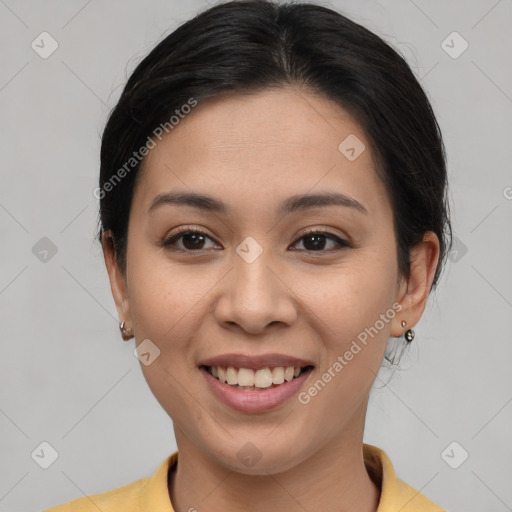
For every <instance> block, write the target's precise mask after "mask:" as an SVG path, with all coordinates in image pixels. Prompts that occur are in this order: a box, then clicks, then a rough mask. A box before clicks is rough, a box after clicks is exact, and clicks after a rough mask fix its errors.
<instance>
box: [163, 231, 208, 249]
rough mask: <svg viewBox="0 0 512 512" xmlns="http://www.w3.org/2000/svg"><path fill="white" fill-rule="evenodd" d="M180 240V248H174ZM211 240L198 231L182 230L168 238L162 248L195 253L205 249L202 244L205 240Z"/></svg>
mask: <svg viewBox="0 0 512 512" xmlns="http://www.w3.org/2000/svg"><path fill="white" fill-rule="evenodd" d="M180 239H182V245H183V246H182V247H175V246H176V242H177V241H178V240H180ZM207 239H208V240H212V239H211V238H210V237H209V236H208V235H206V233H204V232H203V231H200V230H198V229H186V230H183V231H181V232H179V233H177V234H175V235H173V236H171V237H170V238H167V239H166V240H165V241H164V242H163V243H162V246H164V247H167V248H170V249H172V250H181V251H197V250H202V249H205V247H204V244H205V241H206V240H207Z"/></svg>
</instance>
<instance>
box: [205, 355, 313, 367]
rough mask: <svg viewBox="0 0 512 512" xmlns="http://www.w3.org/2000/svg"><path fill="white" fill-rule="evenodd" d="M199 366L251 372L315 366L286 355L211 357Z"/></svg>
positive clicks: (309, 362)
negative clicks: (231, 368)
mask: <svg viewBox="0 0 512 512" xmlns="http://www.w3.org/2000/svg"><path fill="white" fill-rule="evenodd" d="M198 366H233V367H235V368H250V369H251V370H260V369H262V368H267V367H270V368H275V367H276V366H283V367H285V368H287V367H288V366H293V367H297V366H300V367H301V368H304V366H314V365H313V363H312V362H311V361H306V360H304V359H299V358H297V357H293V356H287V355H285V354H260V355H253V356H250V355H247V354H221V355H218V356H215V357H209V358H208V359H203V360H202V361H199V363H198Z"/></svg>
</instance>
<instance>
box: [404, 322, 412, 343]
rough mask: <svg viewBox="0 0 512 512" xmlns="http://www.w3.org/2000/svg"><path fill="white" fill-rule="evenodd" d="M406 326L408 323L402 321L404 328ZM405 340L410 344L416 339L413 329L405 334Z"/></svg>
mask: <svg viewBox="0 0 512 512" xmlns="http://www.w3.org/2000/svg"><path fill="white" fill-rule="evenodd" d="M406 325H407V322H406V321H405V320H402V327H405V326H406ZM404 338H405V340H406V341H407V343H410V342H411V341H412V340H413V339H414V331H413V330H412V329H407V331H405V332H404Z"/></svg>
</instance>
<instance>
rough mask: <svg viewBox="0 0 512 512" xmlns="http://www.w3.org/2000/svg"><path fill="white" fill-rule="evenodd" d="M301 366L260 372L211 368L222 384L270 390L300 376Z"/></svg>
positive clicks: (248, 369) (263, 369)
mask: <svg viewBox="0 0 512 512" xmlns="http://www.w3.org/2000/svg"><path fill="white" fill-rule="evenodd" d="M300 372H301V369H300V366H296V367H293V366H288V367H286V368H285V367H283V366H277V367H275V368H268V367H267V368H262V369H260V370H256V371H254V370H252V369H250V368H235V367H233V366H228V367H227V368H226V369H224V368H223V367H222V366H213V367H211V373H212V375H213V376H214V377H217V378H218V379H219V380H220V381H221V382H224V383H227V384H229V385H230V386H234V387H238V386H240V387H242V388H243V389H251V388H253V387H256V388H262V389H264V388H270V387H271V386H272V385H276V386H277V385H279V384H283V383H284V382H285V381H286V382H290V381H291V380H293V378H294V377H298V376H299V375H300Z"/></svg>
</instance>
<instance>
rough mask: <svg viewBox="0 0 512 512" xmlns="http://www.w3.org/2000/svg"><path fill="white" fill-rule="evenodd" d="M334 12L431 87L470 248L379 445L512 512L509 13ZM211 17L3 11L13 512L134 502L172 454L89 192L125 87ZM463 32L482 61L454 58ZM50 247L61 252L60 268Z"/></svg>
mask: <svg viewBox="0 0 512 512" xmlns="http://www.w3.org/2000/svg"><path fill="white" fill-rule="evenodd" d="M322 3H323V5H327V6H328V5H332V6H333V7H334V8H336V9H337V10H340V11H341V12H343V13H345V14H347V15H348V16H350V17H352V18H353V19H355V20H356V21H358V22H359V23H362V24H363V25H365V26H367V27H368V28H370V29H371V30H374V31H375V32H376V33H378V34H379V35H380V36H382V37H383V38H384V39H385V40H387V41H388V42H390V43H391V44H392V45H394V46H395V48H397V49H398V50H399V51H400V52H401V53H402V54H403V55H404V56H405V57H406V59H407V60H408V62H409V63H410V65H411V66H412V68H413V70H414V71H415V73H417V76H418V77H419V78H420V79H421V82H422V84H423V85H424V87H425V88H426V90H427V92H428V95H429V97H430V98H431V101H432V104H433V106H434V109H435V111H436V114H437V116H438V120H439V123H440V125H441V128H442V130H443V134H444V137H445V142H446V147H447V151H448V164H449V175H450V176H449V178H450V186H451V189H450V190H451V191H450V198H451V203H452V209H453V223H454V228H455V234H456V237H457V241H456V244H457V245H456V247H457V251H456V252H454V253H453V254H451V256H450V258H451V259H450V261H449V263H448V266H447V268H446V270H445V272H444V274H443V279H442V281H441V284H440V286H439V289H438V292H437V293H435V294H434V295H433V296H432V297H431V299H430V301H429V304H428V306H427V309H426V311H425V314H424V316H423V318H422V320H421V322H420V323H419V324H418V325H417V326H416V327H415V331H416V339H415V341H414V342H413V345H412V350H411V351H410V353H409V355H408V356H407V357H404V358H403V360H402V366H403V368H404V370H403V371H400V372H396V373H395V374H394V376H393V378H392V379H391V381H390V383H389V384H388V385H387V386H386V387H382V381H386V380H387V378H388V375H387V374H386V373H385V372H384V373H382V375H379V377H378V379H377V381H376V386H375V390H374V391H373V394H372V397H371V402H370V407H369V411H368V418H367V426H366V431H365V441H366V442H368V443H371V444H375V445H377V446H380V447H381V448H383V449H384V450H385V451H386V452H387V453H388V455H389V456H390V458H391V461H392V462H393V464H394V466H395V470H396V472H397V474H398V476H399V477H401V478H403V479H404V480H406V481H407V482H408V483H409V484H411V485H413V486H414V487H416V488H417V489H419V490H421V491H422V492H423V493H425V494H426V495H427V496H429V497H430V498H431V499H432V500H434V501H436V502H438V503H439V504H440V505H442V506H443V507H445V508H446V509H448V510H450V511H451V512H454V511H464V512H476V511H482V510H485V511H488V512H489V511H495V512H501V511H506V510H512V486H511V485H510V482H511V477H512V453H511V448H510V445H511V435H510V434H511V430H512V429H511V426H512V421H511V420H512V403H511V401H512V382H511V381H512V377H511V371H510V363H511V355H512V343H511V341H512V336H511V328H512V272H511V269H510V268H511V266H510V263H511V254H512V229H511V220H512V199H511V198H512V188H511V187H512V173H511V164H510V162H511V156H512V154H511V149H510V141H511V136H512V133H511V132H512V130H511V124H510V116H511V113H512V69H511V59H510V52H511V49H512V35H511V34H512V32H511V31H510V26H511V25H512V1H511V0H500V1H496V0H473V1H468V2H466V1H454V2H441V1H438V0H436V1H430V2H428V1H426V0H414V1H413V0H393V1H380V2H374V1H342V0H339V1H334V0H333V1H332V2H331V3H330V4H329V2H322ZM205 7H207V3H206V2H205V1H204V0H195V1H189V0H187V1H186V2H185V1H169V0H167V1H163V0H161V1H158V0H152V1H141V0H139V1H135V0H131V1H126V0H115V1H114V0H113V1H103V2H102V1H100V0H92V1H86V0H73V1H66V2H64V1H60V2H58V1H50V0H48V1H45V2H36V1H27V0H19V1H15V0H0V40H1V48H2V51H1V52H0V112H1V118H0V122H1V125H2V137H1V144H2V146H1V149H2V151H1V154H2V161H1V168H2V171H1V173H2V174H1V183H2V186H1V188H0V234H1V247H2V250H1V251H0V263H1V267H0V268H1V274H0V315H1V318H0V320H1V324H0V325H1V327H2V335H1V339H2V341H1V343H2V349H1V358H0V367H1V371H0V379H1V382H0V432H1V436H0V449H1V456H0V511H11V512H19V511H35V510H41V509H43V508H46V507H49V506H51V505H56V504H58V503H62V502H65V501H69V500H71V499H73V498H76V497H79V496H83V495H84V494H93V493H98V492H104V491H107V490H110V489H113V488H115V487H118V486H121V485H124V484H127V483H130V482H132V481H134V480H137V479H139V478H142V477H144V476H149V475H151V474H152V473H153V472H154V471H155V469H156V467H157V466H158V465H159V464H160V463H161V461H162V460H163V459H164V458H165V457H166V456H167V455H168V454H170V453H171V452H172V451H174V450H175V448H176V445H175V441H174V436H173V433H172V424H171V421H170V419H169V418H168V416H167V415H166V413H165V412H164V411H163V410H162V409H161V408H160V406H159V404H158V403H157V401H156V399H155V398H154V397H153V395H152V394H151V392H150V390H149V388H148V387H147V384H146V382H145V380H144V379H143V376H142V373H141V370H140V366H139V361H138V360H137V359H136V358H135V357H134V355H133V353H132V350H133V347H134V345H133V340H132V341H131V342H130V343H127V344H125V343H123V341H122V340H121V338H120V335H119V331H118V326H117V313H116V309H115V306H114V302H113V299H112V295H111V291H110V287H109V283H108V278H107V273H106V270H105V268H104V262H103V258H102V255H101V251H100V247H99V245H98V244H96V243H94V242H93V236H94V233H95V228H96V215H97V200H96V199H95V197H94V196H93V193H92V191H93V189H94V188H95V187H96V186H97V183H96V182H97V177H98V163H99V143H100V134H101V131H102V129H103V127H104V124H105V120H106V116H107V114H108V112H109V109H110V108H112V107H113V106H114V104H115V102H116V100H117V98H118V95H119V93H120V90H121V89H120V88H121V87H122V85H123V84H124V82H125V80H126V77H127V76H128V74H129V73H130V72H131V71H132V70H133V69H134V66H135V65H136V63H137V62H139V60H140V59H141V58H142V57H143V56H144V55H146V54H147V52H148V51H149V50H150V49H151V48H152V47H153V45H154V44H155V43H156V42H157V41H159V40H160V39H161V38H162V37H163V36H164V35H165V34H168V33H169V32H171V31H172V30H173V29H174V28H176V27H177V26H178V24H180V23H181V22H183V21H185V20H186V19H188V18H190V17H191V16H192V15H194V14H195V13H197V12H198V11H199V10H202V9H204V8H205ZM43 31H47V32H49V33H50V34H51V36H52V37H53V38H54V39H55V40H56V41H57V42H58V45H59V46H58V48H57V50H56V51H55V52H54V53H53V54H52V55H51V56H49V57H48V58H46V59H43V58H41V56H40V55H39V54H38V53H36V51H34V50H33V49H32V47H31V43H32V41H34V40H35V41H36V42H37V41H40V38H38V36H39V34H41V32H43ZM453 31H457V32H458V33H459V34H460V35H461V36H462V37H463V38H464V40H466V41H467V43H468V44H469V47H468V48H467V50H466V51H465V52H464V53H462V54H461V55H459V56H458V57H457V58H454V52H455V53H457V52H458V51H460V49H461V48H462V46H461V45H462V44H463V41H462V40H461V39H460V38H458V36H456V39H453V36H452V37H451V39H450V38H448V39H447V40H446V38H447V36H448V35H449V34H451V33H452V32H453ZM45 37H46V36H45ZM445 40H446V42H445V43H443V41H445ZM452 40H453V42H452ZM46 41H47V42H46V43H45V48H46V49H48V48H49V44H48V40H46ZM447 45H448V46H451V47H452V48H451V49H450V48H449V47H447ZM447 50H448V51H451V52H452V55H451V56H450V55H449V53H447ZM507 187H508V188H507ZM43 237H47V238H48V239H50V240H51V242H52V243H53V244H54V245H55V246H56V249H57V252H56V254H54V255H52V253H51V252H49V253H48V255H47V256H46V261H42V260H41V258H43V256H42V253H39V252H38V250H41V247H44V244H47V245H48V241H46V240H45V241H42V242H40V239H41V238H43ZM38 243H39V244H43V246H40V245H36V244H38ZM34 246H35V247H36V249H33V248H34ZM43 260H44V258H43ZM381 379H382V380H381ZM43 441H46V442H47V443H49V444H50V445H51V446H52V447H53V449H55V450H56V452H57V453H58V458H57V459H56V460H55V461H54V462H53V463H52V464H51V465H50V466H49V467H48V468H47V469H43V468H42V467H40V465H39V464H41V463H43V464H44V461H43V459H44V457H46V458H47V460H46V462H47V463H48V462H50V461H51V460H50V458H49V457H50V454H51V450H50V449H49V448H44V446H45V445H43V453H45V456H44V457H39V458H38V457H37V456H36V455H34V456H32V455H31V454H33V453H34V452H35V453H41V446H40V445H41V443H42V442H43ZM454 441H455V442H456V443H457V444H456V445H452V446H451V447H450V448H449V449H448V450H445V449H446V448H447V447H448V446H449V445H450V444H451V443H452V442H454ZM464 451H467V452H468V454H469V457H468V458H467V460H465V461H464V462H463V463H462V464H461V461H462V460H463V456H464V453H465V452H464ZM443 454H444V455H443ZM36 460H37V462H38V463H39V464H38V463H36ZM448 462H449V463H450V464H451V465H452V466H458V468H457V469H453V468H452V467H450V465H449V464H448Z"/></svg>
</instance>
